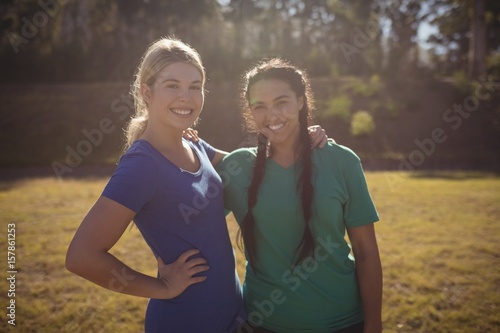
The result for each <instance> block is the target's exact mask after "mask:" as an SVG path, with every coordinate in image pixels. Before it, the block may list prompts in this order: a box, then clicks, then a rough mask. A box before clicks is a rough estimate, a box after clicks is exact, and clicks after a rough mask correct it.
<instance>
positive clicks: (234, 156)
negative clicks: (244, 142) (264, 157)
mask: <svg viewBox="0 0 500 333" xmlns="http://www.w3.org/2000/svg"><path fill="white" fill-rule="evenodd" d="M256 156H257V148H255V147H251V148H238V149H236V150H234V151H232V152H231V153H229V154H227V155H226V156H225V157H224V159H223V160H222V161H223V162H226V163H227V162H228V161H237V162H241V163H253V161H254V160H255V157H256Z"/></svg>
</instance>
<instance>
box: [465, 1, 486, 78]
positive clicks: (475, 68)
mask: <svg viewBox="0 0 500 333" xmlns="http://www.w3.org/2000/svg"><path fill="white" fill-rule="evenodd" d="M484 1H485V0H473V17H472V20H471V35H470V43H469V59H468V61H469V63H468V75H469V78H476V77H478V76H479V75H484V74H485V73H486V49H487V48H486V34H487V32H486V22H485V19H484V5H485V4H484Z"/></svg>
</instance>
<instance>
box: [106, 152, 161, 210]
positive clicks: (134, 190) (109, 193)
mask: <svg viewBox="0 0 500 333" xmlns="http://www.w3.org/2000/svg"><path fill="white" fill-rule="evenodd" d="M157 183H158V168H157V166H156V163H155V162H154V160H153V158H152V157H150V156H148V155H147V154H145V153H142V152H135V153H127V154H125V155H124V156H122V158H121V159H120V162H119V164H118V168H117V169H116V171H115V173H114V174H113V176H111V179H110V180H109V182H108V184H107V185H106V187H105V188H104V191H103V193H102V195H103V196H105V197H107V198H109V199H111V200H113V201H116V202H118V203H119V204H121V205H123V206H125V207H127V208H129V209H131V210H133V211H134V212H136V213H138V212H139V211H140V210H141V209H142V208H143V207H144V205H146V204H147V203H148V202H149V201H151V200H152V199H153V198H154V195H155V192H156V186H157V185H156V184H157Z"/></svg>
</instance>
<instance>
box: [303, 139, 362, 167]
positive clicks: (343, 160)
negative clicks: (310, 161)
mask: <svg viewBox="0 0 500 333" xmlns="http://www.w3.org/2000/svg"><path fill="white" fill-rule="evenodd" d="M314 157H316V158H319V159H322V160H328V161H330V162H331V163H335V164H341V165H350V164H352V163H354V164H358V163H359V162H360V158H359V157H358V155H356V153H355V152H354V151H353V150H352V149H350V148H349V147H346V146H342V145H339V144H336V143H331V142H328V143H327V144H326V145H325V146H324V147H323V148H319V149H315V150H314V151H313V158H314Z"/></svg>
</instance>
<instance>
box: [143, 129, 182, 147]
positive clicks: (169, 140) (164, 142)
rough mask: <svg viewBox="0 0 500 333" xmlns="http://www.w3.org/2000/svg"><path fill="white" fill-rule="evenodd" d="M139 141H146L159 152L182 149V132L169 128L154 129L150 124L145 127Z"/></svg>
mask: <svg viewBox="0 0 500 333" xmlns="http://www.w3.org/2000/svg"><path fill="white" fill-rule="evenodd" d="M141 139H144V140H146V141H148V142H149V143H150V144H151V145H153V147H155V148H156V149H158V150H159V151H171V150H178V149H183V145H182V132H180V131H176V130H173V129H171V128H168V129H166V128H156V126H154V125H151V123H149V124H148V126H147V127H146V129H145V131H144V133H143V134H142V136H141Z"/></svg>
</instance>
